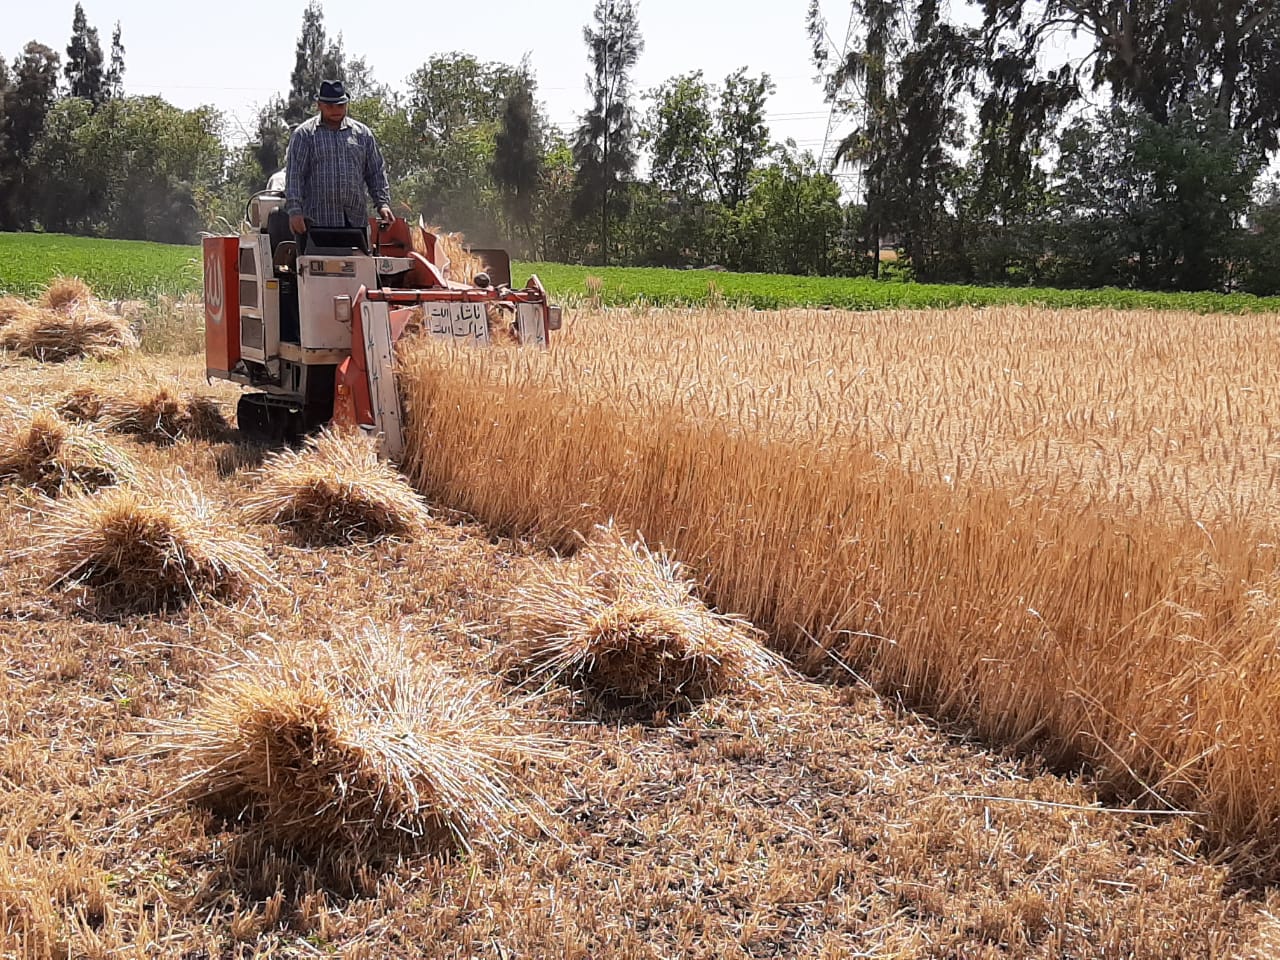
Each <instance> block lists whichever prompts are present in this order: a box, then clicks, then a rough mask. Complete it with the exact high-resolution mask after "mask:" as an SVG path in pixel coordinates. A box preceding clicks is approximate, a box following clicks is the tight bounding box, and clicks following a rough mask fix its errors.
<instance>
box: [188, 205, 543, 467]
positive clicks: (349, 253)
mask: <svg viewBox="0 0 1280 960" xmlns="http://www.w3.org/2000/svg"><path fill="white" fill-rule="evenodd" d="M245 220H246V223H247V224H248V225H249V230H250V231H252V232H245V233H243V234H241V235H238V236H217V237H206V238H205V239H204V308H205V368H206V374H207V375H208V377H210V378H218V379H223V380H232V381H234V382H236V383H240V384H243V385H244V386H246V387H250V388H253V392H246V393H245V394H243V395H242V396H241V397H240V402H239V404H238V406H237V408H236V422H237V425H238V427H239V428H240V431H241V433H242V434H244V435H246V436H248V437H251V438H253V439H256V440H260V441H263V442H266V443H272V444H279V443H283V442H286V441H289V440H293V439H296V438H298V437H299V436H301V435H303V434H305V433H307V432H309V431H311V430H313V429H315V428H316V427H319V426H321V425H323V424H326V423H330V422H333V423H336V424H343V425H355V426H359V427H360V428H362V429H364V430H366V431H368V432H370V433H373V434H375V435H377V436H378V437H379V438H380V441H381V444H382V451H383V454H384V455H385V456H386V457H387V458H389V459H391V460H396V461H398V460H399V459H400V458H401V456H402V454H403V453H404V431H403V412H402V409H401V403H400V394H399V390H398V389H397V379H396V372H395V365H396V362H395V348H396V344H397V342H398V341H400V340H401V339H402V338H405V337H409V336H414V335H422V334H425V335H429V336H433V337H440V338H451V339H454V340H460V341H466V342H469V343H475V344H488V343H490V342H491V340H493V339H499V338H501V339H506V340H508V341H512V342H519V343H521V344H531V345H536V346H540V347H544V348H545V347H546V346H547V345H548V343H549V340H550V336H551V331H553V330H558V329H559V328H560V316H561V314H560V308H559V307H556V306H552V305H551V304H550V303H549V302H548V300H547V294H546V291H545V290H543V288H542V284H541V283H540V282H539V281H538V278H537V277H536V276H535V277H531V278H530V279H529V282H528V284H527V285H526V286H525V287H524V288H523V289H518V290H513V289H512V288H511V261H510V259H509V258H508V256H507V255H506V253H505V252H503V251H501V250H475V251H472V253H473V255H474V256H475V257H477V258H479V259H480V260H481V261H483V263H484V264H485V266H486V268H487V272H485V273H480V274H477V275H476V276H475V277H474V279H473V280H472V282H471V283H458V282H454V281H451V280H450V279H449V278H448V261H447V259H446V257H445V255H444V251H443V249H442V245H441V244H439V243H438V242H437V238H436V237H435V236H433V235H432V234H430V233H428V232H427V231H425V230H422V231H421V233H420V235H419V236H420V238H421V239H420V241H419V244H418V247H419V249H416V250H415V249H414V243H413V233H412V231H411V229H410V227H409V225H408V224H407V223H406V222H405V221H404V220H395V221H393V222H392V223H390V224H382V223H379V222H378V221H377V220H374V219H371V220H370V221H369V230H368V232H367V233H366V232H365V231H364V230H360V229H342V230H326V229H318V228H312V229H311V230H310V232H308V233H307V234H306V235H305V236H304V237H303V238H301V240H299V239H298V238H295V237H294V235H293V233H292V232H291V231H290V229H289V218H288V216H287V215H286V214H285V211H284V197H283V196H282V195H280V194H279V193H272V192H264V193H260V194H257V195H255V196H254V197H253V198H252V199H251V200H250V201H249V203H248V204H247V209H246V216H245ZM300 244H301V246H300ZM422 248H425V249H422Z"/></svg>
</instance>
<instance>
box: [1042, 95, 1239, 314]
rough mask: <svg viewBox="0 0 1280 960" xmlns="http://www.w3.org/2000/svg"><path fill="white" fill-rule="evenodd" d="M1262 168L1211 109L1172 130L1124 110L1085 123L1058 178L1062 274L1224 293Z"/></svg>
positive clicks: (1196, 108) (1066, 146)
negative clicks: (1241, 223)
mask: <svg viewBox="0 0 1280 960" xmlns="http://www.w3.org/2000/svg"><path fill="white" fill-rule="evenodd" d="M1259 160H1260V158H1259V157H1258V156H1257V155H1256V153H1255V152H1254V151H1252V150H1250V149H1249V148H1248V147H1247V144H1246V143H1245V140H1244V136H1243V134H1242V133H1241V132H1240V131H1232V130H1231V129H1229V126H1228V119H1227V117H1226V115H1225V114H1224V113H1223V112H1222V111H1220V110H1219V109H1218V108H1217V107H1216V106H1215V105H1214V104H1213V103H1212V102H1209V101H1206V100H1198V101H1196V102H1194V103H1191V104H1187V105H1184V106H1181V107H1179V108H1178V109H1177V110H1176V111H1175V113H1174V115H1173V116H1172V117H1171V118H1170V122H1169V123H1168V124H1160V123H1157V122H1155V121H1154V120H1153V119H1152V118H1151V117H1150V116H1149V115H1147V114H1145V113H1143V112H1141V111H1139V110H1136V109H1134V108H1130V107H1123V106H1117V107H1113V108H1112V109H1111V110H1110V111H1107V112H1105V113H1102V114H1099V115H1097V116H1093V117H1085V118H1082V119H1080V120H1078V121H1076V122H1075V123H1073V124H1072V125H1071V127H1070V128H1069V129H1068V130H1067V132H1066V133H1065V135H1064V136H1063V140H1062V148H1061V155H1060V159H1059V162H1058V169H1057V175H1056V180H1057V183H1058V187H1057V194H1058V195H1057V203H1056V205H1057V206H1058V207H1059V209H1061V210H1062V211H1063V214H1062V216H1061V218H1060V222H1061V230H1062V234H1061V237H1060V241H1059V243H1058V244H1057V246H1058V248H1059V249H1060V250H1061V251H1062V254H1061V256H1062V261H1063V262H1062V267H1061V269H1062V270H1063V272H1064V274H1069V275H1073V276H1077V277H1083V278H1084V279H1086V282H1089V283H1092V284H1101V283H1115V284H1121V285H1125V286H1129V285H1134V286H1142V287H1148V288H1151V287H1155V288H1164V289H1209V288H1213V287H1219V286H1221V285H1223V283H1224V281H1225V278H1226V275H1227V272H1228V270H1229V266H1230V253H1231V250H1232V247H1233V242H1232V238H1233V235H1234V233H1235V231H1236V224H1237V223H1238V222H1239V220H1240V219H1241V218H1242V217H1243V215H1244V213H1245V211H1246V209H1247V207H1248V204H1249V199H1250V198H1249V193H1250V189H1251V187H1252V184H1253V182H1254V180H1255V179H1256V177H1257V175H1258V171H1259Z"/></svg>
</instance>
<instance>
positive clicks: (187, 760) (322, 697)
mask: <svg viewBox="0 0 1280 960" xmlns="http://www.w3.org/2000/svg"><path fill="white" fill-rule="evenodd" d="M547 743H548V742H547V741H546V740H545V739H543V738H541V737H539V736H537V735H534V734H531V733H528V732H525V731H524V728H523V727H522V726H521V725H520V724H519V723H518V722H517V721H516V720H515V719H514V718H513V716H512V715H511V714H510V713H509V712H508V711H507V710H506V709H505V708H503V707H502V706H501V705H500V704H499V702H498V701H497V700H496V699H494V697H493V696H492V695H491V687H490V685H488V684H476V683H473V682H469V681H466V680H463V679H461V678H459V677H457V676H455V675H453V674H452V673H450V672H449V671H448V670H447V669H446V668H445V667H444V666H442V665H440V664H437V663H432V662H430V661H426V660H423V659H421V658H419V657H416V656H414V655H413V652H412V651H411V650H410V648H409V647H408V645H407V643H406V641H405V640H404V639H403V638H401V637H397V636H391V635H388V634H386V633H383V632H380V631H378V630H375V629H373V628H371V627H370V628H366V629H364V630H362V631H359V632H356V633H354V634H352V635H349V636H338V637H335V638H334V639H333V640H331V641H327V642H312V643H303V644H298V643H288V644H274V645H272V646H270V647H269V648H268V649H267V650H266V651H265V652H264V653H261V654H258V655H250V656H249V658H248V660H247V662H245V663H243V664H239V665H237V666H234V667H232V668H228V669H226V670H225V671H223V672H222V673H221V674H220V675H219V676H217V677H215V678H214V679H213V680H212V682H210V684H209V686H208V691H207V694H206V696H205V699H204V702H203V703H202V704H201V705H200V706H199V708H198V709H197V710H196V711H195V713H193V714H192V715H191V716H190V717H188V718H184V719H181V720H176V721H169V722H167V723H164V724H163V725H161V727H160V728H159V729H158V730H157V731H156V735H155V737H154V738H152V740H151V742H150V743H149V744H148V746H147V748H146V751H147V753H148V754H150V755H152V756H156V757H163V758H166V766H167V768H168V767H170V766H171V767H172V769H173V770H174V771H175V775H176V776H177V777H178V781H177V783H176V785H175V787H174V789H173V790H172V791H171V793H170V798H172V799H177V800H188V801H196V802H201V803H203V804H205V805H207V806H209V807H211V808H212V809H214V810H215V811H217V812H219V813H221V814H223V815H225V816H227V817H229V818H231V819H235V820H244V821H247V822H250V823H252V824H255V825H256V826H257V828H258V829H261V830H262V831H263V832H264V833H265V834H266V835H267V836H268V837H269V838H270V839H272V840H275V841H278V842H282V843H285V844H287V845H288V846H290V847H291V848H293V849H295V850H301V851H304V852H307V853H313V854H314V853H320V852H325V851H336V850H350V849H352V848H355V849H356V850H359V851H361V852H364V853H376V852H378V851H379V850H383V849H385V850H388V851H391V850H398V849H403V847H404V846H405V844H408V845H410V846H411V847H418V848H426V849H428V850H430V851H433V852H447V851H450V850H452V849H455V848H458V847H461V848H470V847H471V846H472V845H473V844H476V843H481V844H484V843H489V842H492V841H494V840H496V839H497V837H498V836H499V834H500V833H501V832H502V831H503V829H504V824H505V823H506V821H507V818H508V814H509V813H510V812H511V811H512V810H513V809H514V801H513V799H512V795H511V793H510V792H509V789H508V786H507V784H508V781H509V780H510V775H511V772H512V767H513V764H515V763H517V762H518V761H519V760H520V759H521V758H524V757H529V756H532V755H536V754H539V753H542V752H545V750H546V748H547ZM169 758H172V760H174V761H176V762H174V763H172V764H170V762H169Z"/></svg>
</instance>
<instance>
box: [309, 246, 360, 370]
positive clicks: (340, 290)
mask: <svg viewBox="0 0 1280 960" xmlns="http://www.w3.org/2000/svg"><path fill="white" fill-rule="evenodd" d="M377 286H378V273H377V262H376V261H375V260H374V259H373V258H372V257H306V256H304V257H299V258H298V320H299V326H300V327H301V334H302V348H303V349H304V350H350V349H351V314H350V305H351V303H352V301H354V300H355V298H356V295H357V294H358V293H359V292H360V288H361V287H366V288H368V289H370V290H372V289H375V288H376V287H377ZM344 298H345V299H344Z"/></svg>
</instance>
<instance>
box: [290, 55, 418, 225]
mask: <svg viewBox="0 0 1280 960" xmlns="http://www.w3.org/2000/svg"><path fill="white" fill-rule="evenodd" d="M316 102H317V104H318V105H319V113H317V114H316V116H314V117H312V118H311V119H310V120H307V121H304V122H303V123H301V124H299V125H298V127H297V129H295V130H294V131H293V135H292V136H291V137H290V138H289V150H288V153H287V160H286V167H285V169H286V176H285V211H286V212H287V213H288V214H289V227H290V229H291V230H292V231H293V233H294V234H295V236H297V238H298V249H299V250H303V249H305V247H306V241H305V235H306V233H307V231H308V230H309V229H310V228H311V227H317V228H355V229H359V230H367V229H368V226H369V219H368V214H367V207H366V205H365V198H364V193H365V190H366V189H367V190H368V192H369V196H370V198H371V199H372V200H373V205H374V207H375V208H376V209H377V211H378V219H379V220H380V221H382V222H383V223H384V224H385V223H390V222H391V221H392V220H393V219H394V217H393V215H392V213H391V189H390V186H389V185H388V183H387V168H386V165H385V164H384V163H383V161H382V151H381V150H379V149H378V142H377V140H375V139H374V136H373V132H372V131H371V130H370V129H369V128H368V127H367V126H365V125H364V124H363V123H360V122H359V121H358V120H352V119H351V118H350V117H348V116H347V102H348V97H347V91H346V89H345V88H344V86H343V84H342V81H341V80H325V81H323V82H322V83H321V84H320V91H319V93H317V94H316Z"/></svg>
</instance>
